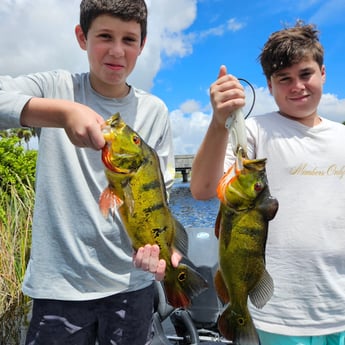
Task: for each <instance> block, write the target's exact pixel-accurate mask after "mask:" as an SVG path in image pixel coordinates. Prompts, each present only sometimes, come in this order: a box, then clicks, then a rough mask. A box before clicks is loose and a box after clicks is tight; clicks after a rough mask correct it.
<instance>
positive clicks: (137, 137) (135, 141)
mask: <svg viewBox="0 0 345 345" xmlns="http://www.w3.org/2000/svg"><path fill="white" fill-rule="evenodd" d="M133 143H134V144H136V145H139V144H140V137H139V136H137V135H134V136H133Z"/></svg>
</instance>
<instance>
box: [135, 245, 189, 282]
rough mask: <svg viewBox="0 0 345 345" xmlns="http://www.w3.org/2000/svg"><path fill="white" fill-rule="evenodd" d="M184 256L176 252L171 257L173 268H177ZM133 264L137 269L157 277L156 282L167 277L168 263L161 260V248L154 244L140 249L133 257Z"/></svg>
mask: <svg viewBox="0 0 345 345" xmlns="http://www.w3.org/2000/svg"><path fill="white" fill-rule="evenodd" d="M181 259H182V256H181V255H180V254H179V252H177V251H175V252H173V253H172V255H171V263H172V265H173V267H177V266H178V264H179V262H180V261H181ZM133 263H134V266H135V267H136V268H141V269H143V270H144V271H149V272H151V273H153V274H154V275H155V278H156V280H158V281H161V280H163V279H164V276H165V269H166V262H165V260H164V259H160V258H159V247H158V245H156V244H154V245H151V244H147V245H145V246H144V247H140V248H139V249H138V250H137V252H136V253H134V255H133Z"/></svg>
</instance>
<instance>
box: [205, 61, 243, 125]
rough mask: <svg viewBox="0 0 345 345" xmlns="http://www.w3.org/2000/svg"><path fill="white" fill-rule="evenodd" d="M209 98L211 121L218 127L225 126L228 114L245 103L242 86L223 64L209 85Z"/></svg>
mask: <svg viewBox="0 0 345 345" xmlns="http://www.w3.org/2000/svg"><path fill="white" fill-rule="evenodd" d="M235 96H236V97H235ZM210 98H211V103H212V107H213V117H212V121H213V122H214V124H216V125H217V126H218V127H220V128H225V121H226V120H227V118H228V117H229V116H230V114H232V113H233V112H234V111H235V110H237V109H239V108H241V107H243V106H244V104H245V93H244V89H243V86H242V85H241V83H240V82H239V80H238V79H237V78H236V77H234V76H232V75H230V74H228V73H227V69H226V67H225V66H224V65H222V66H221V67H220V69H219V74H218V78H217V80H216V81H215V82H214V83H213V84H212V85H211V87H210Z"/></svg>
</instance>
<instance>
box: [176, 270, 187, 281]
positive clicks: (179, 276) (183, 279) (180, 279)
mask: <svg viewBox="0 0 345 345" xmlns="http://www.w3.org/2000/svg"><path fill="white" fill-rule="evenodd" d="M177 279H178V280H179V281H180V282H184V281H185V280H186V273H185V272H181V273H180V274H179V275H178V277H177Z"/></svg>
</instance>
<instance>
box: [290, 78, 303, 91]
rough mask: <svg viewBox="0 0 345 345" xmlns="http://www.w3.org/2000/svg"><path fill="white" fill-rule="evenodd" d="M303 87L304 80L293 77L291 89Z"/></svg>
mask: <svg viewBox="0 0 345 345" xmlns="http://www.w3.org/2000/svg"><path fill="white" fill-rule="evenodd" d="M304 88H305V85H304V81H303V80H302V79H299V78H297V79H295V80H294V81H293V83H292V89H293V90H295V89H296V90H301V89H304Z"/></svg>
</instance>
